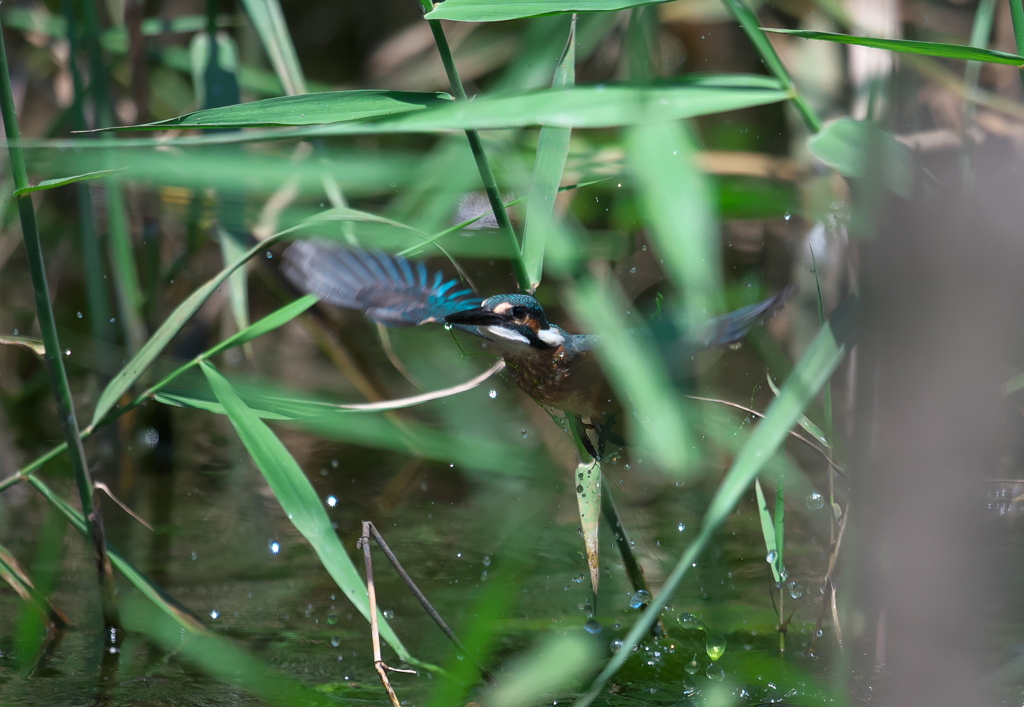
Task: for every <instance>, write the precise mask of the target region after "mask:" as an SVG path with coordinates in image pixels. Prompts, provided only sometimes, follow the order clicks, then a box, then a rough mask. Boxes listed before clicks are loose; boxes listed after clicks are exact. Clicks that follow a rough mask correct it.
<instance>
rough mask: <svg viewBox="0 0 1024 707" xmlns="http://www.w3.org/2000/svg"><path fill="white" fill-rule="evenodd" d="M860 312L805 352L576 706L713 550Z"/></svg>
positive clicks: (596, 689)
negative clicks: (695, 530)
mask: <svg viewBox="0 0 1024 707" xmlns="http://www.w3.org/2000/svg"><path fill="white" fill-rule="evenodd" d="M855 306H856V303H855V301H854V300H852V299H850V300H847V301H846V302H844V303H843V304H842V305H840V307H839V308H838V309H837V310H836V311H835V312H833V313H832V316H831V317H830V318H829V322H828V324H827V325H826V326H825V327H824V328H822V330H821V331H820V332H818V335H817V336H816V337H815V338H814V340H813V341H812V342H811V345H810V346H809V347H808V348H807V351H805V352H804V355H803V356H802V357H801V359H800V361H799V362H798V363H797V365H796V366H795V367H794V369H793V372H792V374H791V375H790V377H789V378H788V379H787V380H786V383H785V384H784V385H783V386H782V392H781V394H780V395H779V396H778V397H777V398H775V400H773V401H772V403H771V405H769V407H768V411H767V413H766V414H765V417H764V419H763V420H762V421H761V422H760V423H759V424H758V426H757V428H756V429H755V430H754V431H753V432H752V433H751V435H750V437H749V439H748V440H747V442H746V444H744V445H743V448H742V449H741V450H740V452H739V454H738V455H737V456H736V459H735V460H734V461H733V464H732V467H731V468H730V469H729V471H728V472H727V473H726V475H725V478H724V479H722V483H721V484H720V485H719V487H718V490H717V491H716V492H715V496H714V498H712V500H711V504H710V505H709V506H708V509H707V511H706V513H705V515H704V521H703V523H702V524H701V529H700V533H699V534H698V536H697V538H696V539H695V540H694V541H693V542H692V543H691V544H690V545H689V546H688V547H687V548H686V551H685V552H684V553H683V555H682V557H680V559H679V562H677V563H676V566H675V568H673V570H672V572H671V573H670V574H669V576H668V577H667V578H666V579H665V583H664V584H663V585H662V587H661V590H660V591H659V592H658V595H657V596H656V597H655V598H654V600H653V601H652V602H651V604H650V605H649V606H648V607H647V608H646V609H645V610H644V613H643V614H642V615H641V617H640V619H639V620H638V621H637V623H636V624H634V625H633V627H632V628H631V629H630V630H629V634H628V635H627V636H626V638H625V639H624V645H623V646H622V648H621V649H619V651H618V652H617V653H616V654H615V655H614V656H612V659H611V660H610V661H609V662H608V664H607V665H606V666H605V667H604V669H603V670H602V671H601V673H600V674H599V675H598V676H597V677H596V678H595V679H594V681H593V683H592V684H591V686H590V690H588V691H587V693H586V694H584V695H583V696H582V697H580V699H578V700H577V701H576V703H575V705H576V707H587V706H588V705H590V704H592V703H593V702H594V700H595V699H596V698H597V697H598V696H599V695H600V693H601V690H602V688H603V687H604V685H605V683H607V682H608V680H609V679H610V678H611V677H612V676H613V675H614V674H615V673H616V672H618V670H619V668H621V667H622V665H623V664H624V663H625V662H626V660H627V659H628V658H629V656H630V655H631V654H632V652H633V646H635V645H637V643H638V642H639V641H640V640H641V639H642V638H643V637H644V635H645V634H646V633H647V631H649V630H650V628H651V626H653V625H654V623H655V622H656V621H657V620H658V617H659V615H660V614H661V611H662V610H663V609H664V608H665V606H666V605H667V604H668V602H669V600H670V599H671V597H672V595H673V593H674V592H675V591H676V589H678V588H679V585H680V583H681V582H682V580H683V578H684V577H685V576H686V573H687V571H688V570H689V569H690V567H691V565H692V563H694V562H696V561H697V558H699V557H700V555H701V553H703V552H704V550H705V549H706V548H707V547H708V545H710V543H711V539H712V536H713V535H714V533H715V531H716V530H717V529H718V528H719V527H720V526H721V525H722V523H723V522H725V520H726V518H728V516H729V514H730V513H731V512H732V510H733V509H734V508H735V507H736V504H737V503H738V502H739V501H740V499H741V498H742V497H743V494H744V493H746V491H747V489H748V488H750V484H751V482H752V481H753V480H754V478H756V476H757V474H758V473H759V472H760V470H761V469H762V468H763V467H764V465H765V464H766V463H767V462H768V460H769V459H771V457H772V456H773V455H774V454H775V453H776V451H777V450H778V449H779V447H780V446H781V444H782V442H783V440H784V439H785V437H786V435H787V434H788V433H789V430H790V428H791V427H792V426H793V425H794V424H796V421H797V419H798V418H799V416H800V414H801V413H802V412H803V410H804V409H805V408H806V407H807V406H808V405H809V404H810V403H811V401H812V400H813V399H814V397H815V396H816V395H817V394H818V392H819V391H820V390H821V389H822V387H823V386H824V385H825V383H826V382H828V379H829V377H830V376H831V375H832V373H833V372H834V371H835V369H836V367H837V366H838V365H839V363H840V362H841V361H842V359H843V356H844V355H845V351H846V348H847V346H848V345H849V344H850V342H851V340H852V332H851V326H852V322H851V319H852V317H853V314H854V312H853V310H854V308H855Z"/></svg>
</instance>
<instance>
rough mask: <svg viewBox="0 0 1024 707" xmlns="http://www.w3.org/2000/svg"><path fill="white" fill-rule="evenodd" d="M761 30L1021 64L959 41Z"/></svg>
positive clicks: (1021, 58) (1019, 59) (1020, 59)
mask: <svg viewBox="0 0 1024 707" xmlns="http://www.w3.org/2000/svg"><path fill="white" fill-rule="evenodd" d="M762 29H763V30H764V31H765V32H773V33H775V34H789V35H793V36H794V37H803V38H804V39H817V40H821V41H824V42H838V43H840V44H856V45H858V46H862V47H874V48H876V49H887V50H889V51H891V52H900V53H903V54H921V55H923V56H935V57H941V58H943V59H962V60H964V61H983V62H986V63H989V64H1009V65H1011V66H1024V56H1019V55H1017V54H1009V53H1007V52H1000V51H996V50H994V49H982V48H981V47H969V46H964V45H962V44H944V43H942V42H922V41H919V40H915V39H885V38H883V37H858V36H856V35H852V34H839V33H838V32H817V31H814V30H804V29H772V28H769V27H763V28H762Z"/></svg>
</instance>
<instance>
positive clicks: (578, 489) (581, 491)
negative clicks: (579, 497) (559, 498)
mask: <svg viewBox="0 0 1024 707" xmlns="http://www.w3.org/2000/svg"><path fill="white" fill-rule="evenodd" d="M576 493H583V484H579V485H577V486H576Z"/></svg>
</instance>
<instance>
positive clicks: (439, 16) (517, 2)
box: [425, 0, 666, 22]
mask: <svg viewBox="0 0 1024 707" xmlns="http://www.w3.org/2000/svg"><path fill="white" fill-rule="evenodd" d="M661 2H666V0H502V1H501V2H494V0H445V2H443V3H440V4H438V5H435V6H434V9H433V10H431V11H430V12H428V13H427V14H426V15H425V17H426V18H427V19H428V20H455V21H458V22H497V21H499V20H515V19H518V18H521V17H536V16H537V15H550V14H554V13H564V12H613V11H615V10H624V9H626V8H630V7H639V6H641V5H657V4H659V3H661Z"/></svg>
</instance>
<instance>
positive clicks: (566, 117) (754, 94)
mask: <svg viewBox="0 0 1024 707" xmlns="http://www.w3.org/2000/svg"><path fill="white" fill-rule="evenodd" d="M348 93H352V92H348ZM364 93H365V92H364ZM310 95H311V96H316V95H324V94H310ZM412 95H414V96H419V97H420V98H419V99H418V100H419V103H415V104H414V106H415V108H423V107H424V106H426V105H427V103H430V105H429V106H427V109H426V110H415V109H412V110H407V111H404V112H401V114H399V115H391V116H386V117H384V118H380V119H377V120H351V119H350V118H349V117H347V116H348V115H349V114H346V115H345V116H341V117H339V116H338V115H337V114H332V115H326V114H325V113H324V112H321V113H320V114H319V116H318V117H317V119H316V120H311V121H310V122H311V123H318V124H317V125H312V126H310V127H305V128H293V129H291V130H274V131H271V132H259V131H252V132H249V133H246V134H244V135H236V134H233V133H232V134H227V135H202V136H198V137H194V138H178V139H177V140H176V141H175V144H177V145H179V146H180V145H192V144H197V145H207V144H212V143H228V142H246V141H251V140H256V139H260V140H263V139H267V138H269V137H274V138H285V137H292V138H293V137H312V136H316V135H371V134H389V133H422V132H428V133H429V132H446V131H450V130H488V129H500V128H516V127H529V126H533V125H541V126H545V125H547V126H553V127H562V128H609V127H617V126H620V125H637V124H644V123H651V122H658V121H669V120H680V119H682V118H694V117H697V116H702V115H711V114H713V113H721V112H725V111H732V110H740V109H743V108H751V107H754V106H761V105H766V104H769V103H778V102H780V101H784V100H786V99H788V98H789V97H790V94H789V92H787V91H786V90H784V89H783V88H782V86H781V84H780V83H779V82H778V81H777V80H776V79H773V78H769V77H767V76H754V75H747V74H725V75H718V74H705V75H691V76H687V77H684V78H676V79H673V80H672V81H670V82H663V83H655V84H652V85H647V86H636V85H630V84H608V85H590V86H575V87H572V88H562V89H542V90H536V91H527V92H522V93H515V94H504V95H495V96H484V97H481V98H477V99H475V100H472V101H440V99H436V100H434V99H431V100H427V99H425V98H423V96H424V95H425V94H412ZM302 98H309V96H300V97H295V98H291V99H289V98H272V99H267V101H266V102H267V103H269V102H270V101H290V100H299V99H302ZM261 103H263V102H262V101H261ZM399 103H400V101H399ZM251 105H253V104H251V103H246V104H242V106H231V107H227V108H217V109H212V110H216V111H229V110H238V111H242V110H243V107H244V106H251ZM395 105H397V104H396V103H395V102H394V101H393V102H392V106H395ZM392 112H396V111H392ZM200 113H204V111H200ZM260 113H262V111H260ZM260 113H255V114H250V115H248V119H249V120H251V121H252V122H249V123H245V122H238V121H231V122H219V123H218V124H216V125H212V124H210V123H207V122H205V121H201V122H199V123H196V121H194V120H193V119H192V118H191V117H190V116H194V115H197V114H195V113H192V114H189V115H187V116H183V117H180V118H173V119H171V120H168V121H162V122H160V123H150V124H148V125H141V126H129V127H128V128H118V129H121V130H125V129H132V130H137V129H144V130H152V129H164V128H167V127H194V128H207V127H252V126H257V125H266V124H267V123H265V122H260V121H261V120H263V119H264V118H265V117H266V116H265V115H261V114H260ZM279 113H280V112H279ZM284 113H285V115H280V114H279V116H278V117H279V119H281V120H285V119H288V120H293V121H295V120H305V118H306V117H308V116H295V115H294V114H293V113H292V112H291V110H290V109H289V110H288V111H285V112H284ZM220 117H222V118H223V115H221V116H220ZM341 120H344V121H346V122H331V121H341ZM292 124H293V125H294V124H295V123H292ZM127 144H129V145H133V144H138V145H149V144H152V141H132V142H130V143H127ZM119 146H121V145H120V144H119Z"/></svg>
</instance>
